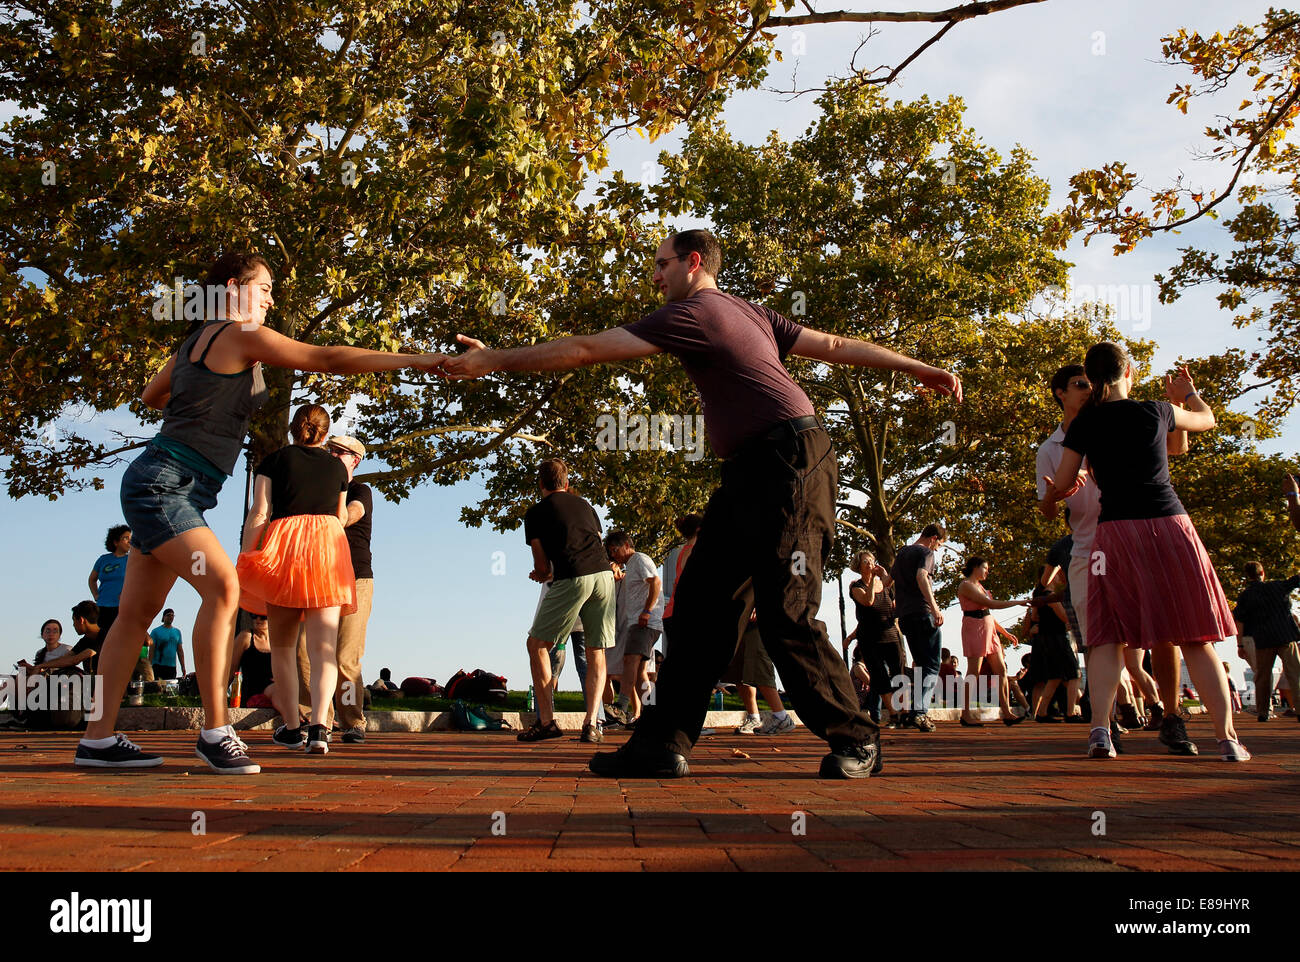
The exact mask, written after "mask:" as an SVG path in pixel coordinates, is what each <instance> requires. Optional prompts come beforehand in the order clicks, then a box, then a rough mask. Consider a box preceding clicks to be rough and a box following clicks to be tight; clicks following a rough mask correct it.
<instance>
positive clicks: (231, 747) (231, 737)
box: [194, 726, 262, 775]
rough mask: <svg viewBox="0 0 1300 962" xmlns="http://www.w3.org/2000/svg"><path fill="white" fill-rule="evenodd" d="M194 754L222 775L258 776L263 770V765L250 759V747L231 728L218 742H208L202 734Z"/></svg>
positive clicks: (228, 728) (227, 729)
mask: <svg viewBox="0 0 1300 962" xmlns="http://www.w3.org/2000/svg"><path fill="white" fill-rule="evenodd" d="M194 754H195V755H197V756H198V757H199V758H201V759H203V760H204V761H205V762H207V763H208V767H209V768H211V769H212V770H213V771H214V772H218V773H220V774H222V775H256V774H257V773H258V772H260V771H261V770H262V766H261V765H258V764H257V763H256V762H254V761H253V760H252V759H251V758H249V757H248V746H247V745H245V744H244V743H243V742H242V741H241V740H240V738H239V736H238V735H236V734H235V732H234V729H232V728H230V727H229V726H227V728H226V733H225V735H224V736H223V737H222V738H221V740H220V741H216V742H210V741H207V740H206V739H205V738H204V737H203V733H202V732H200V733H199V741H198V744H197V745H195V747H194Z"/></svg>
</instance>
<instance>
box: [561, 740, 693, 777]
mask: <svg viewBox="0 0 1300 962" xmlns="http://www.w3.org/2000/svg"><path fill="white" fill-rule="evenodd" d="M587 767H588V768H590V769H591V770H592V771H593V772H595V773H596V774H597V775H601V776H603V777H605V778H684V777H686V776H687V775H689V774H690V773H691V770H690V767H689V766H687V764H686V757H685V756H684V755H679V754H677V752H674V751H670V750H669V749H667V748H660V749H658V750H654V749H651V750H649V751H647V750H644V749H632V748H630V746H628V745H624V746H623V747H622V748H620V749H619V750H618V751H616V752H602V753H601V754H599V755H593V756H591V761H590V762H588V763H587Z"/></svg>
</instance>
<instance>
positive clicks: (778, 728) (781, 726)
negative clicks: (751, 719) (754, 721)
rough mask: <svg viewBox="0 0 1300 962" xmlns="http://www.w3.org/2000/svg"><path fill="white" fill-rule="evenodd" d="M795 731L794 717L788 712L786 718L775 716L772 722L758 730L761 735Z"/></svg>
mask: <svg viewBox="0 0 1300 962" xmlns="http://www.w3.org/2000/svg"><path fill="white" fill-rule="evenodd" d="M792 731H794V719H793V718H791V717H790V714H789V713H788V712H787V713H786V716H785V717H784V718H776V717H773V718H772V720H771V721H770V722H768V723H767V724H766V725H764V726H763V727H762V728H760V729H759V730H758V734H760V735H784V734H786V733H787V732H792Z"/></svg>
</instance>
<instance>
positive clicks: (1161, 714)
mask: <svg viewBox="0 0 1300 962" xmlns="http://www.w3.org/2000/svg"><path fill="white" fill-rule="evenodd" d="M1164 723H1165V710H1164V708H1163V707H1162V706H1161V705H1159V704H1155V705H1152V706H1151V713H1150V716H1149V717H1148V718H1147V723H1146V724H1145V725H1144V726H1143V727H1142V730H1143V731H1144V732H1158V731H1160V726H1162V725H1163V724H1164Z"/></svg>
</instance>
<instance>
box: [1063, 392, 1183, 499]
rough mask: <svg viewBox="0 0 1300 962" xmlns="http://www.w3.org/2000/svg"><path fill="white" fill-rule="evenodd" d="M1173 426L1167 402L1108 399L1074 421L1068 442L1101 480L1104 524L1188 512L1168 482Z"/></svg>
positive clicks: (1171, 413)
mask: <svg viewBox="0 0 1300 962" xmlns="http://www.w3.org/2000/svg"><path fill="white" fill-rule="evenodd" d="M1173 430H1174V409H1173V406H1172V405H1171V404H1170V403H1169V402H1168V401H1134V400H1131V399H1128V398H1125V399H1124V400H1122V401H1105V402H1103V403H1101V404H1098V405H1095V406H1091V407H1085V408H1084V409H1083V410H1082V411H1080V412H1079V414H1078V416H1077V417H1076V418H1075V419H1074V420H1073V421H1072V422H1070V427H1069V430H1067V431H1066V432H1065V442H1064V443H1065V446H1066V447H1067V448H1069V449H1070V450H1071V451H1076V452H1078V453H1079V454H1082V455H1083V456H1084V457H1086V458H1087V459H1088V465H1089V466H1090V467H1091V469H1092V475H1093V477H1094V478H1096V479H1097V487H1098V488H1099V489H1100V490H1101V515H1100V516H1099V517H1098V521H1099V522H1101V521H1131V520H1136V519H1141V518H1168V517H1172V516H1173V515H1178V514H1186V513H1187V509H1186V508H1184V507H1183V503H1182V502H1181V501H1179V500H1178V495H1177V494H1176V493H1175V492H1174V486H1173V483H1172V482H1171V481H1170V480H1169V454H1168V452H1167V451H1166V449H1165V444H1166V441H1167V440H1168V436H1169V434H1170V432H1172V431H1173Z"/></svg>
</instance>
